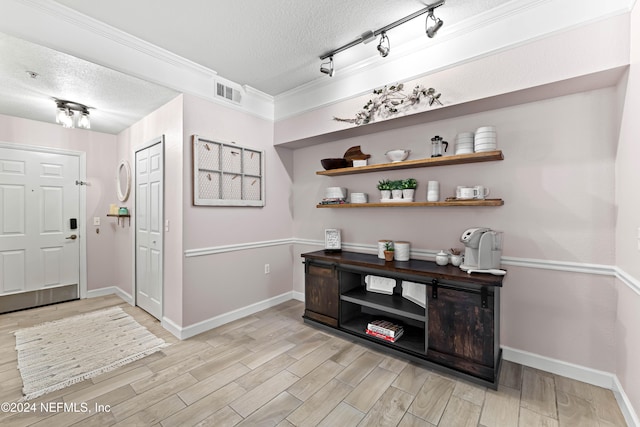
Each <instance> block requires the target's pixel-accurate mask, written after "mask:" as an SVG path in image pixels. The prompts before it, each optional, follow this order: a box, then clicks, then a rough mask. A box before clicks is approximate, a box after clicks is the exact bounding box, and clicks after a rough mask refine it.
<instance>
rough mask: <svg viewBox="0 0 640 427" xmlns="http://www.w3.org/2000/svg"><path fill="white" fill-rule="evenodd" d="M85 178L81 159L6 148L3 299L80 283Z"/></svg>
mask: <svg viewBox="0 0 640 427" xmlns="http://www.w3.org/2000/svg"><path fill="white" fill-rule="evenodd" d="M79 174H80V159H79V157H78V156H73V155H66V154H57V153H50V152H40V151H31V150H23V149H19V148H16V149H13V148H5V147H0V295H7V294H14V293H20V292H29V291H39V290H43V289H50V288H54V287H61V286H65V285H75V286H76V287H77V286H78V285H79V282H80V244H79V238H80V237H81V236H80V233H79V212H80V190H79V187H78V185H77V184H76V183H77V180H79ZM72 219H74V220H75V224H76V225H75V227H76V228H75V229H72V222H73V221H72ZM78 294H79V291H77V288H76V295H78Z"/></svg>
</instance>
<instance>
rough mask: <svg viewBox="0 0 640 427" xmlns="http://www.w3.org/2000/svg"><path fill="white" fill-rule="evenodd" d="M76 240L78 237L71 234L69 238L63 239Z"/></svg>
mask: <svg viewBox="0 0 640 427" xmlns="http://www.w3.org/2000/svg"><path fill="white" fill-rule="evenodd" d="M77 238H78V236H76V235H75V234H72V235H71V236H69V237H65V239H71V240H76V239H77Z"/></svg>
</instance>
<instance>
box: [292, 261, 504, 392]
mask: <svg viewBox="0 0 640 427" xmlns="http://www.w3.org/2000/svg"><path fill="white" fill-rule="evenodd" d="M302 257H303V258H304V260H305V261H304V263H305V311H304V316H303V318H304V321H305V323H309V324H313V325H314V326H318V327H321V328H323V329H326V330H329V331H333V332H334V333H336V334H338V335H343V336H346V337H348V338H350V339H353V340H356V341H359V342H362V343H364V344H367V345H370V346H374V347H377V348H378V349H382V350H383V351H386V352H389V353H391V354H394V355H396V356H399V357H403V356H404V357H406V358H408V359H410V360H413V361H416V362H419V363H424V364H426V365H428V366H430V367H432V368H435V369H440V370H442V371H445V372H447V373H450V374H452V375H456V376H459V377H462V378H465V379H467V380H469V381H473V382H476V383H479V384H483V385H485V386H488V387H492V388H494V389H495V388H497V386H498V372H499V369H500V361H501V350H500V288H501V287H502V279H503V278H502V276H493V275H486V274H485V275H481V274H477V275H476V274H474V275H470V274H468V273H465V272H464V271H462V270H460V269H459V268H457V267H453V266H451V265H447V266H439V265H437V264H436V263H435V262H431V261H424V260H415V259H412V260H409V261H390V262H385V261H384V260H381V259H379V258H378V257H377V255H372V254H362V253H357V252H349V251H342V252H338V253H335V252H333V253H326V252H325V251H316V252H310V253H305V254H302ZM370 275H372V276H378V277H382V278H387V279H393V280H395V286H394V287H393V290H392V291H391V290H389V292H391V294H387V293H380V292H373V291H370V290H367V286H366V283H367V280H366V277H367V276H370ZM405 281H407V282H411V283H412V285H411V286H412V288H411V289H412V290H411V299H408V298H405V297H404V296H403V282H405ZM414 301H417V302H420V304H417V303H416V302H414ZM423 306H424V307H423ZM374 320H387V321H390V322H392V323H394V324H397V325H400V326H402V328H403V330H404V333H403V335H402V336H400V338H398V339H397V340H396V341H395V342H388V341H386V340H383V339H380V338H377V337H374V336H371V335H368V334H367V333H366V330H367V328H368V324H369V323H370V322H372V321H374Z"/></svg>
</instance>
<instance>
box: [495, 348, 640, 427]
mask: <svg viewBox="0 0 640 427" xmlns="http://www.w3.org/2000/svg"><path fill="white" fill-rule="evenodd" d="M501 348H502V358H503V359H504V360H508V361H510V362H514V363H518V364H520V365H523V366H529V367H531V368H536V369H540V370H541V371H545V372H551V373H552V374H557V375H561V376H563V377H567V378H571V379H574V380H577V381H582V382H585V383H587V384H592V385H595V386H598V387H602V388H606V389H609V390H611V391H613V394H614V396H615V398H616V401H617V402H618V406H619V407H620V411H622V414H623V415H624V418H625V420H626V422H627V424H629V426H632V427H640V422H639V421H638V415H637V414H636V412H635V410H634V409H633V405H632V404H631V401H630V400H629V398H628V396H627V394H626V393H625V391H624V389H623V388H622V384H620V381H619V380H618V377H617V376H616V375H615V374H612V373H610V372H605V371H599V370H597V369H592V368H587V367H585V366H581V365H576V364H574V363H569V362H564V361H562V360H558V359H553V358H550V357H546V356H541V355H539V354H535V353H530V352H528V351H523V350H518V349H515V348H511V347H505V346H502V347H501Z"/></svg>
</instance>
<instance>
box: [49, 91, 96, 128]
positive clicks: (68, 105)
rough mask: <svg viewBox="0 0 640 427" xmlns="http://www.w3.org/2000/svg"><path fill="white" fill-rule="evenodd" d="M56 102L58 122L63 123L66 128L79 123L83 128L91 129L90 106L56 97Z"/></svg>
mask: <svg viewBox="0 0 640 427" xmlns="http://www.w3.org/2000/svg"><path fill="white" fill-rule="evenodd" d="M54 101H55V103H56V123H59V124H61V125H62V126H63V127H65V128H73V127H74V126H75V125H77V126H78V127H79V128H81V129H91V120H90V119H89V107H87V106H86V105H83V104H79V103H77V102H73V101H64V100H62V99H55V98H54ZM76 112H78V118H77V120H78V122H77V123H74V122H75V120H76Z"/></svg>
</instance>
